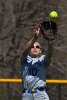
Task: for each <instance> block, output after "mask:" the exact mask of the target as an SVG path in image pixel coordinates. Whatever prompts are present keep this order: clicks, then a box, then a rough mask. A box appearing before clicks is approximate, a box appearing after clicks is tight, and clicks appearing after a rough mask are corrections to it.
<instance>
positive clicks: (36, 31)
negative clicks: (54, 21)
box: [33, 28, 40, 36]
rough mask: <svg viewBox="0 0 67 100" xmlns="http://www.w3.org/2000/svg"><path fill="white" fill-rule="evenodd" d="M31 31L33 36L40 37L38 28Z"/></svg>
mask: <svg viewBox="0 0 67 100" xmlns="http://www.w3.org/2000/svg"><path fill="white" fill-rule="evenodd" d="M33 31H34V32H33V34H34V35H36V36H40V28H37V29H34V30H33Z"/></svg>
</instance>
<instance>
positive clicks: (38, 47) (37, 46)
mask: <svg viewBox="0 0 67 100" xmlns="http://www.w3.org/2000/svg"><path fill="white" fill-rule="evenodd" d="M34 47H36V48H37V49H41V47H40V46H39V45H36V46H32V48H34Z"/></svg>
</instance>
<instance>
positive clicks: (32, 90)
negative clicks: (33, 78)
mask: <svg viewBox="0 0 67 100" xmlns="http://www.w3.org/2000/svg"><path fill="white" fill-rule="evenodd" d="M37 90H39V91H44V90H45V87H39V88H35V89H34V88H33V89H25V88H24V89H23V93H25V92H26V91H27V93H37Z"/></svg>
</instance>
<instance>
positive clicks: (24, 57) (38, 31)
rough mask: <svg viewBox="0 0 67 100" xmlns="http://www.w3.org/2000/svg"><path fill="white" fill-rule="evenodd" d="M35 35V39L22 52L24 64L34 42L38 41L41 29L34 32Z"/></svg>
mask: <svg viewBox="0 0 67 100" xmlns="http://www.w3.org/2000/svg"><path fill="white" fill-rule="evenodd" d="M34 31H35V32H34V34H33V37H32V38H31V40H30V41H29V42H28V43H27V44H26V46H25V47H24V49H23V51H22V56H21V62H22V63H23V62H24V61H25V59H26V57H27V55H28V53H29V51H30V49H31V47H32V45H33V44H34V42H35V41H36V40H37V39H38V36H39V33H40V29H37V30H34Z"/></svg>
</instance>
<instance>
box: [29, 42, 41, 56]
mask: <svg viewBox="0 0 67 100" xmlns="http://www.w3.org/2000/svg"><path fill="white" fill-rule="evenodd" d="M41 52H42V49H41V46H40V44H39V43H38V42H35V43H34V44H33V46H32V47H31V50H30V56H32V57H38V56H39V55H40V54H41Z"/></svg>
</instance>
